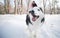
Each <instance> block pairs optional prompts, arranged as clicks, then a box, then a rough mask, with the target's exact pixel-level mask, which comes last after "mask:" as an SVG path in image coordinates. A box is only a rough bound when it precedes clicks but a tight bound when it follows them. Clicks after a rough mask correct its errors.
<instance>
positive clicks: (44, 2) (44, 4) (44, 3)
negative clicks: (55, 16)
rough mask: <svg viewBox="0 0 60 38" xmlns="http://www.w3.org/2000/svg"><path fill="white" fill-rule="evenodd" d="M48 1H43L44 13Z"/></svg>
mask: <svg viewBox="0 0 60 38" xmlns="http://www.w3.org/2000/svg"><path fill="white" fill-rule="evenodd" d="M46 1H47V0H43V7H44V13H45V6H46Z"/></svg>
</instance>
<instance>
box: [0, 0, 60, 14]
mask: <svg viewBox="0 0 60 38" xmlns="http://www.w3.org/2000/svg"><path fill="white" fill-rule="evenodd" d="M32 1H33V0H0V14H26V13H28V8H29V5H30V3H31V2H32ZM34 1H35V2H36V4H37V5H38V7H41V8H42V9H43V11H44V13H45V14H60V0H34Z"/></svg>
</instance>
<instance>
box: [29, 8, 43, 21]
mask: <svg viewBox="0 0 60 38" xmlns="http://www.w3.org/2000/svg"><path fill="white" fill-rule="evenodd" d="M42 12H43V11H42V9H41V8H39V7H34V8H32V9H31V10H29V16H30V20H31V21H32V22H35V21H36V20H37V19H38V18H39V17H41V16H42V14H43V13H42Z"/></svg>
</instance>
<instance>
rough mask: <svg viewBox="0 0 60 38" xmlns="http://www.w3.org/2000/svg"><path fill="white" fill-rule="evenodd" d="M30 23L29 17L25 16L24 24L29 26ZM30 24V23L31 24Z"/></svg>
mask: <svg viewBox="0 0 60 38" xmlns="http://www.w3.org/2000/svg"><path fill="white" fill-rule="evenodd" d="M29 23H31V21H30V17H29V15H27V16H26V24H27V25H29ZM31 24H32V23H31Z"/></svg>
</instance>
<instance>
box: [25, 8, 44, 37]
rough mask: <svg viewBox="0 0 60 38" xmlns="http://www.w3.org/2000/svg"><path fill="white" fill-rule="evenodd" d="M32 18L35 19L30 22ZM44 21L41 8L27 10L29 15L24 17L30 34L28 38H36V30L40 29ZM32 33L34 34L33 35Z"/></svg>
mask: <svg viewBox="0 0 60 38" xmlns="http://www.w3.org/2000/svg"><path fill="white" fill-rule="evenodd" d="M33 17H36V18H37V19H36V20H35V21H32V18H33ZM44 21H45V17H44V13H43V10H42V8H40V7H34V8H32V9H29V14H27V16H26V24H27V26H28V29H29V32H30V38H36V33H37V28H38V27H39V28H40V27H41V26H42V25H43V23H44ZM32 32H34V34H33V33H32Z"/></svg>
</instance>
